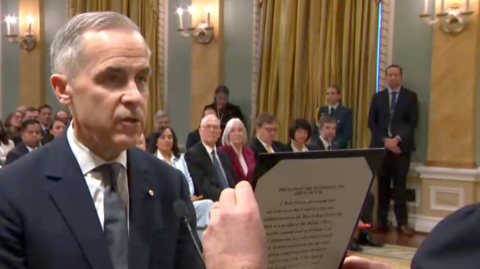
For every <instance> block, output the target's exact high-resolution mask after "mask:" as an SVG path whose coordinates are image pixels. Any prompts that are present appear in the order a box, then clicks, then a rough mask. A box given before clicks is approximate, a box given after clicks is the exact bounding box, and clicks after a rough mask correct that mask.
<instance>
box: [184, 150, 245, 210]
mask: <svg viewBox="0 0 480 269" xmlns="http://www.w3.org/2000/svg"><path fill="white" fill-rule="evenodd" d="M217 155H218V158H219V159H220V162H221V164H222V167H223V170H224V171H225V175H226V176H227V181H228V185H229V186H230V187H235V179H234V177H233V175H232V161H231V160H230V157H228V154H227V153H226V152H224V151H222V150H217ZM185 161H186V162H187V165H188V171H189V172H190V176H191V177H192V180H193V184H194V185H195V191H196V192H197V193H196V194H197V195H202V196H203V198H205V199H210V200H212V201H218V199H219V198H220V193H221V192H222V190H223V189H222V188H221V187H220V183H219V178H218V175H217V172H216V171H215V167H214V166H213V162H212V159H211V157H210V153H208V152H207V150H206V149H205V146H203V143H197V144H196V145H195V146H193V147H192V148H190V149H189V150H188V151H187V153H185Z"/></svg>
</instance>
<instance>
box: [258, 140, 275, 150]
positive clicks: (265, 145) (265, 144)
mask: <svg viewBox="0 0 480 269" xmlns="http://www.w3.org/2000/svg"><path fill="white" fill-rule="evenodd" d="M257 139H258V141H260V143H262V145H263V147H264V148H265V150H266V151H267V152H269V151H268V148H267V143H265V142H263V141H262V139H260V137H258V136H257ZM270 149H271V151H272V153H274V152H275V150H274V149H273V147H272V145H270Z"/></svg>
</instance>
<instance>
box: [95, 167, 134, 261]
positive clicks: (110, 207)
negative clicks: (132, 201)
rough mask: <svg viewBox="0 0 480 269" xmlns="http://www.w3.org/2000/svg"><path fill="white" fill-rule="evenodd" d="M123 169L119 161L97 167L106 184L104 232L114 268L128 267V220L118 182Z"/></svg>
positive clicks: (104, 193)
mask: <svg viewBox="0 0 480 269" xmlns="http://www.w3.org/2000/svg"><path fill="white" fill-rule="evenodd" d="M121 169H122V167H121V165H120V164H119V163H106V164H103V165H101V166H99V167H97V168H96V169H95V170H97V171H100V172H101V173H102V178H103V183H104V185H105V191H104V192H103V195H104V198H103V199H104V201H103V207H104V214H105V219H104V225H103V234H104V236H105V242H106V243H107V246H108V251H109V253H110V257H111V259H112V263H113V268H114V269H128V224H127V221H128V220H127V214H126V206H125V203H124V202H123V201H122V197H121V195H120V192H119V191H118V190H119V188H118V184H117V179H118V175H119V173H120V170H121Z"/></svg>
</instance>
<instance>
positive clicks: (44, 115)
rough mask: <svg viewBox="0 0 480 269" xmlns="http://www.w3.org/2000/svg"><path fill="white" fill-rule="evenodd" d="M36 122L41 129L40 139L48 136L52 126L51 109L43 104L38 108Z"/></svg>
mask: <svg viewBox="0 0 480 269" xmlns="http://www.w3.org/2000/svg"><path fill="white" fill-rule="evenodd" d="M38 121H39V122H40V127H42V138H43V137H45V136H46V135H47V134H49V131H50V125H51V124H52V107H51V106H49V105H47V104H45V105H43V106H41V107H39V108H38Z"/></svg>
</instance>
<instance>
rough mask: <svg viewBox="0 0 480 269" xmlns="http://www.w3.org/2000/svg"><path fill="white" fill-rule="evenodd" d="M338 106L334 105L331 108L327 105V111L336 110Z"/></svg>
mask: <svg viewBox="0 0 480 269" xmlns="http://www.w3.org/2000/svg"><path fill="white" fill-rule="evenodd" d="M338 105H339V104H336V105H334V106H331V105H328V110H329V111H330V109H332V108H333V109H334V110H337V107H338Z"/></svg>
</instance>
